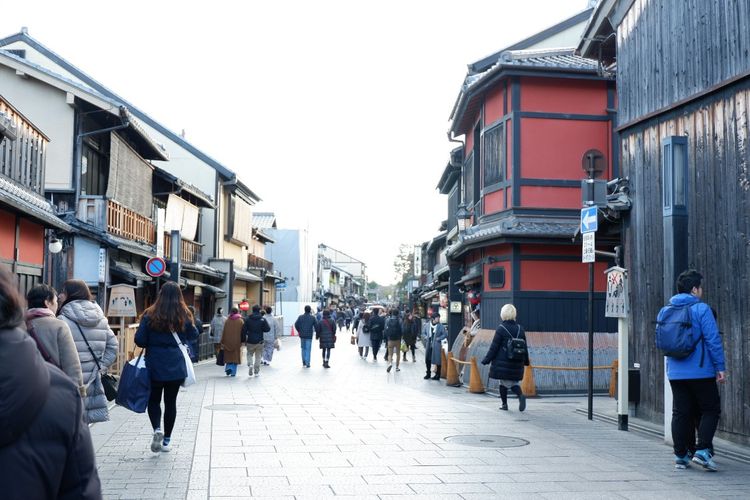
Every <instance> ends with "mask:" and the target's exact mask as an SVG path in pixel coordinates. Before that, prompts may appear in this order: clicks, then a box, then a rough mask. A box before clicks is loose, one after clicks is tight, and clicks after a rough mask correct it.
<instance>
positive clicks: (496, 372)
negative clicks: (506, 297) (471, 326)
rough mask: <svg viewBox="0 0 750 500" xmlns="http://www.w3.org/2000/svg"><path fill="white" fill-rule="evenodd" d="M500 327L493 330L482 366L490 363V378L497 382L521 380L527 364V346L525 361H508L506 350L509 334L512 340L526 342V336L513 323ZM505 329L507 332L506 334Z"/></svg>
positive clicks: (521, 328)
mask: <svg viewBox="0 0 750 500" xmlns="http://www.w3.org/2000/svg"><path fill="white" fill-rule="evenodd" d="M501 325H502V326H498V327H497V330H495V337H494V338H493V339H492V345H490V349H489V351H487V355H486V356H485V357H484V359H483V360H482V364H483V365H488V364H490V363H492V365H491V366H490V378H494V379H497V380H521V379H522V378H523V367H524V366H528V364H529V350H528V345H527V346H526V347H527V349H526V359H518V360H516V359H508V352H507V349H508V340H510V338H511V335H510V334H511V333H512V334H513V338H522V339H523V340H524V341H526V334H525V333H524V331H523V327H521V325H519V324H518V323H516V322H515V321H512V320H509V321H503V322H502V323H501ZM503 326H504V327H505V328H503ZM505 329H507V330H508V331H507V332H506V331H505ZM508 332H510V333H508ZM519 333H520V335H519Z"/></svg>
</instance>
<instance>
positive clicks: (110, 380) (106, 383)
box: [74, 322, 118, 401]
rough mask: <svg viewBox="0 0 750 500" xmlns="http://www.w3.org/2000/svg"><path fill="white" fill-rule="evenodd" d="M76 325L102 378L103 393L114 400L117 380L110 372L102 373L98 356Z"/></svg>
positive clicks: (79, 327) (109, 399) (108, 398)
mask: <svg viewBox="0 0 750 500" xmlns="http://www.w3.org/2000/svg"><path fill="white" fill-rule="evenodd" d="M74 323H75V322H74ZM76 326H77V327H78V331H79V332H81V337H83V341H84V342H86V347H88V348H89V352H90V353H91V356H93V358H94V363H96V368H97V369H98V370H99V374H100V376H101V379H102V387H104V395H105V396H106V397H107V401H114V399H115V398H116V397H117V384H118V380H117V377H116V376H114V375H112V374H111V373H102V365H101V364H100V363H99V358H98V357H97V356H96V354H95V353H94V350H93V349H92V348H91V344H89V340H88V339H87V338H86V335H84V333H83V328H81V325H79V324H78V323H76Z"/></svg>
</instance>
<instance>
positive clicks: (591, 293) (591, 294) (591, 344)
mask: <svg viewBox="0 0 750 500" xmlns="http://www.w3.org/2000/svg"><path fill="white" fill-rule="evenodd" d="M588 378H589V384H588V385H589V390H588V396H589V397H588V399H589V414H588V417H589V420H593V419H594V263H593V262H590V263H589V377H588Z"/></svg>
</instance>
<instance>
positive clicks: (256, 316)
mask: <svg viewBox="0 0 750 500" xmlns="http://www.w3.org/2000/svg"><path fill="white" fill-rule="evenodd" d="M247 319H251V320H253V321H260V320H262V319H263V316H261V315H260V313H259V312H258V313H252V314H251V315H250V316H248V317H247Z"/></svg>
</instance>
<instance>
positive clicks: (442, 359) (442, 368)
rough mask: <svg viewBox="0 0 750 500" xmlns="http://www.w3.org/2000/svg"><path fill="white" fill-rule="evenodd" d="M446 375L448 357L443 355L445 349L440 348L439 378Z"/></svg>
mask: <svg viewBox="0 0 750 500" xmlns="http://www.w3.org/2000/svg"><path fill="white" fill-rule="evenodd" d="M447 376H448V359H447V358H446V357H445V349H443V348H442V347H441V348H440V378H445V377H447Z"/></svg>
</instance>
